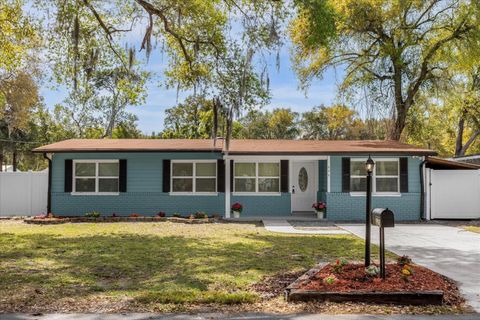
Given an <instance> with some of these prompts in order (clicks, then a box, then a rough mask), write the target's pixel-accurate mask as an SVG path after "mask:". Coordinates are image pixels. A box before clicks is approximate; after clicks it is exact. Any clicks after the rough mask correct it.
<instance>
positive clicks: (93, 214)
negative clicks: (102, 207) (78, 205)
mask: <svg viewBox="0 0 480 320" xmlns="http://www.w3.org/2000/svg"><path fill="white" fill-rule="evenodd" d="M85 217H87V218H99V217H100V212H96V211H92V212H87V213H85Z"/></svg>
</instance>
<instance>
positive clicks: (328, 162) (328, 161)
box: [327, 156, 331, 193]
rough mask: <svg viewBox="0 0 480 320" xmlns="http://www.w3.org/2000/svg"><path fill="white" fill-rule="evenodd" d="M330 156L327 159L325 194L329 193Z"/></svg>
mask: <svg viewBox="0 0 480 320" xmlns="http://www.w3.org/2000/svg"><path fill="white" fill-rule="evenodd" d="M330 161H331V160H330V156H328V157H327V193H328V192H330V180H331V173H330Z"/></svg>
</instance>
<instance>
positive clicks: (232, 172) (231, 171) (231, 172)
mask: <svg viewBox="0 0 480 320" xmlns="http://www.w3.org/2000/svg"><path fill="white" fill-rule="evenodd" d="M234 175H235V172H234V170H233V160H230V192H233V176H234Z"/></svg>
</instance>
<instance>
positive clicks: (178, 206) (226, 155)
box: [34, 139, 435, 220]
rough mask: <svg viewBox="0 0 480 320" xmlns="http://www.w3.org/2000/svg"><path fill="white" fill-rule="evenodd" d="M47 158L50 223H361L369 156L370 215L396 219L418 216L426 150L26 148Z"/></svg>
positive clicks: (369, 145)
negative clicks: (189, 219)
mask: <svg viewBox="0 0 480 320" xmlns="http://www.w3.org/2000/svg"><path fill="white" fill-rule="evenodd" d="M34 152H40V153H43V154H44V156H45V157H46V158H47V159H49V166H50V171H49V172H50V179H49V180H50V183H49V210H50V211H51V212H53V213H54V214H55V215H58V216H83V215H84V214H85V213H86V212H91V211H97V212H100V213H102V214H104V215H111V214H112V213H116V214H117V215H119V216H121V215H129V214H131V213H138V214H142V215H155V214H156V213H157V212H159V211H163V212H166V213H167V215H172V214H173V213H180V214H190V213H194V212H197V211H204V212H207V213H208V214H219V215H221V216H223V217H225V218H230V208H231V205H232V204H233V203H235V202H239V203H241V204H242V205H243V206H244V210H243V212H242V217H243V218H256V217H272V216H275V217H279V216H283V217H292V216H295V214H297V213H302V214H305V213H307V212H311V213H312V217H313V209H312V204H313V203H314V202H317V201H324V202H326V204H327V218H328V219H329V220H362V219H363V218H364V212H365V199H366V197H365V189H366V177H365V175H366V173H365V168H364V163H365V161H366V159H367V157H368V156H369V155H371V157H372V158H373V160H374V161H375V163H376V165H375V170H374V172H373V196H372V202H373V207H388V208H390V209H392V210H393V211H394V212H395V214H396V219H397V220H418V219H420V218H422V214H423V197H424V186H423V174H424V165H425V161H424V160H425V159H426V157H427V156H430V155H435V152H433V151H432V150H427V149H422V148H418V147H415V146H412V145H408V144H404V143H400V142H397V141H365V140H363V141H362V140H357V141H341V140H340V141H339V140H336V141H330V140H232V141H230V145H229V148H228V150H227V149H226V148H225V143H224V141H223V140H221V139H218V140H216V141H214V140H186V139H178V140H176V139H169V140H158V139H112V140H110V139H102V140H95V139H73V140H66V141H61V142H57V143H53V144H50V145H46V146H43V147H40V148H37V149H35V150H34Z"/></svg>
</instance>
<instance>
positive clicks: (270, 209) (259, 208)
mask: <svg viewBox="0 0 480 320" xmlns="http://www.w3.org/2000/svg"><path fill="white" fill-rule="evenodd" d="M231 202H232V204H233V203H235V202H239V203H241V204H242V205H243V211H242V217H260V216H262V217H268V216H270V217H272V216H277V217H278V216H290V215H291V205H290V193H282V194H281V195H279V196H257V195H254V196H247V195H245V196H240V195H233V196H232V197H231Z"/></svg>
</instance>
